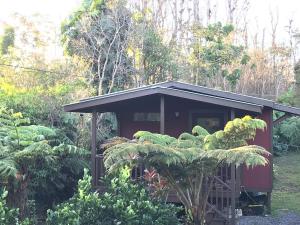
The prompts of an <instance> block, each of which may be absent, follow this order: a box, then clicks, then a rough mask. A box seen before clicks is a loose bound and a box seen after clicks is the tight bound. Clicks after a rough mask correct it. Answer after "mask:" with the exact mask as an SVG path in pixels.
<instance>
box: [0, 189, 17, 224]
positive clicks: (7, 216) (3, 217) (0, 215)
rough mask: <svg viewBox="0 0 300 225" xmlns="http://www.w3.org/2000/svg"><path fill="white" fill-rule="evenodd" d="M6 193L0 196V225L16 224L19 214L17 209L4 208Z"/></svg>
mask: <svg viewBox="0 0 300 225" xmlns="http://www.w3.org/2000/svg"><path fill="white" fill-rule="evenodd" d="M7 194H8V192H7V191H4V192H3V193H2V194H1V195H0V224H3V225H13V224H18V215H19V212H18V210H17V209H10V208H8V207H7V206H6V196H7Z"/></svg>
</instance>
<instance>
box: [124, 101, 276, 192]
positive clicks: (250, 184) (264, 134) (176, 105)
mask: <svg viewBox="0 0 300 225" xmlns="http://www.w3.org/2000/svg"><path fill="white" fill-rule="evenodd" d="M202 109H204V110H207V109H211V110H216V111H224V113H225V112H228V108H227V109H226V108H224V107H219V106H214V105H210V104H204V103H199V102H191V101H190V102H188V101H186V100H181V99H168V98H166V113H165V133H166V134H168V135H170V136H173V137H178V136H179V135H180V134H181V133H183V132H190V124H189V123H190V121H189V111H191V110H192V111H193V110H202ZM134 112H159V99H155V100H154V99H153V98H152V99H149V100H145V101H138V102H136V103H133V104H132V105H126V106H124V107H123V109H122V111H121V112H120V113H119V127H120V128H119V129H120V130H119V135H120V136H122V137H126V138H130V139H131V138H132V137H133V134H134V133H135V132H137V131H139V130H147V131H151V132H155V133H159V131H160V124H159V122H134V121H133V113H134ZM175 112H179V116H178V117H176V116H175ZM247 114H249V113H247V112H241V111H239V112H237V116H238V117H241V116H244V115H247ZM258 118H260V119H263V120H264V121H266V123H267V129H266V130H265V131H257V134H256V137H255V139H254V140H253V141H252V142H251V143H249V144H256V145H260V146H262V147H264V148H266V149H267V150H268V151H271V150H272V138H271V132H272V110H271V109H265V110H264V111H263V113H262V114H261V115H259V116H258ZM269 160H270V162H271V163H270V164H269V165H267V166H265V167H262V166H259V167H255V168H252V169H247V168H246V167H244V168H242V173H241V185H242V186H244V187H245V189H246V190H248V191H261V192H263V191H271V189H272V158H271V156H270V157H269Z"/></svg>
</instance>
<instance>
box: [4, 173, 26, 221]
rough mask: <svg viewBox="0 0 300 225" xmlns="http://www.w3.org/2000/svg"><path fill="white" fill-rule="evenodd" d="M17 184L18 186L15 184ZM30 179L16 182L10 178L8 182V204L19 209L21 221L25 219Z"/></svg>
mask: <svg viewBox="0 0 300 225" xmlns="http://www.w3.org/2000/svg"><path fill="white" fill-rule="evenodd" d="M16 182H17V184H15V183H16ZM27 187H28V178H25V179H24V180H19V181H16V180H15V179H14V178H10V179H9V181H8V196H7V203H8V205H9V206H10V207H13V208H18V209H19V217H20V219H24V218H25V216H26V215H25V214H26V203H27V200H28V189H27Z"/></svg>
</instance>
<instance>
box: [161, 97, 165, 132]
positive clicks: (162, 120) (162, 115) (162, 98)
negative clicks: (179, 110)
mask: <svg viewBox="0 0 300 225" xmlns="http://www.w3.org/2000/svg"><path fill="white" fill-rule="evenodd" d="M160 133H161V134H164V133H165V97H164V96H163V95H162V96H160Z"/></svg>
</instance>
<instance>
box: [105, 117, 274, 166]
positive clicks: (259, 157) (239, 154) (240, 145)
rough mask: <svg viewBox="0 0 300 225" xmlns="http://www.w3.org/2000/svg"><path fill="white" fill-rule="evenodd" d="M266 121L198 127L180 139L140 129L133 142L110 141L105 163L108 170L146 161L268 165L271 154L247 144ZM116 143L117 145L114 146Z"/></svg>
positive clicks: (236, 121) (163, 164)
mask: <svg viewBox="0 0 300 225" xmlns="http://www.w3.org/2000/svg"><path fill="white" fill-rule="evenodd" d="M265 125H266V124H265V122H264V121H262V120H259V119H252V118H251V117H249V116H246V117H244V118H242V119H238V118H237V119H234V120H233V121H230V122H228V123H227V124H226V126H225V128H224V130H221V131H217V132H215V133H213V134H209V133H208V132H207V131H206V130H205V129H204V128H202V127H200V126H196V127H194V129H193V134H189V133H183V134H181V135H180V136H179V138H178V139H176V138H174V137H170V136H168V135H161V134H155V133H151V132H148V131H138V132H137V133H136V134H135V135H134V137H135V138H136V139H135V140H133V141H129V140H124V139H123V140H122V141H121V143H120V142H118V141H115V142H113V141H112V142H110V144H109V145H107V146H108V147H107V146H106V147H107V150H106V151H105V152H104V163H105V166H106V167H107V168H108V170H109V171H113V170H115V169H117V168H119V167H120V166H124V165H125V164H128V163H130V164H132V165H136V164H137V163H140V162H141V161H143V163H145V164H152V165H154V164H155V165H162V166H171V165H172V166H176V165H186V166H187V165H188V164H189V163H197V162H199V161H201V162H205V160H206V161H210V162H211V163H212V162H214V163H215V165H218V164H219V163H227V164H231V163H234V164H236V165H240V164H243V163H245V164H246V165H247V166H256V165H265V164H267V163H268V160H267V159H266V158H265V156H267V155H268V154H269V153H268V152H267V151H266V150H264V149H263V148H262V147H260V146H255V145H251V146H247V140H249V139H253V138H254V136H255V133H256V129H263V128H264V127H265ZM114 144H115V145H114Z"/></svg>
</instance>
